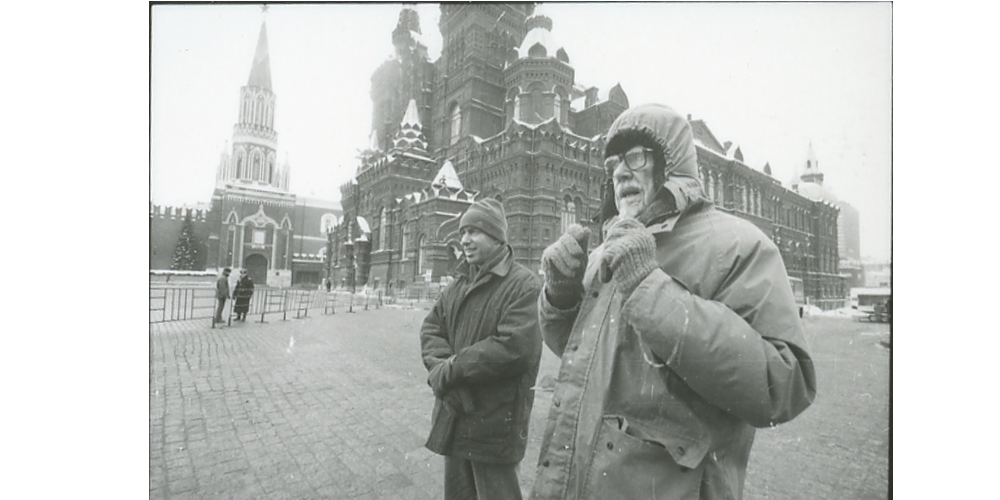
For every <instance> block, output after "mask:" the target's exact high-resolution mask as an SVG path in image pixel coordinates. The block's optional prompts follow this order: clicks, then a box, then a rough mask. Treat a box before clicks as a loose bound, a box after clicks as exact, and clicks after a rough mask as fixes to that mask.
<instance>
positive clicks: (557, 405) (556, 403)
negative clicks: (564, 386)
mask: <svg viewBox="0 0 1000 500" xmlns="http://www.w3.org/2000/svg"><path fill="white" fill-rule="evenodd" d="M552 404H553V405H555V407H556V408H559V404H560V401H559V400H558V399H557V400H555V401H553V402H552Z"/></svg>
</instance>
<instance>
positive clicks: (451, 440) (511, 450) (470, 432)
mask: <svg viewBox="0 0 1000 500" xmlns="http://www.w3.org/2000/svg"><path fill="white" fill-rule="evenodd" d="M483 267H484V270H483V271H481V272H479V273H478V276H474V275H472V274H471V273H472V272H474V271H475V269H470V266H469V265H468V263H463V264H460V265H459V268H458V270H457V274H458V279H457V280H456V281H455V282H453V283H452V284H451V285H450V286H449V287H448V288H446V289H445V291H444V292H443V293H442V294H441V297H440V298H438V300H437V302H436V303H435V305H434V308H433V309H432V310H431V312H430V313H429V314H428V315H427V317H426V318H425V319H424V322H423V325H422V327H421V330H420V343H421V351H422V356H423V361H424V365H425V366H426V367H427V369H428V370H430V369H432V368H433V367H434V366H435V365H436V364H438V363H442V362H444V361H445V360H447V359H448V358H450V357H452V356H453V355H454V356H455V358H454V360H453V361H452V370H451V378H452V379H453V380H454V383H453V386H454V387H453V388H452V389H450V390H449V394H451V393H454V394H453V395H454V396H455V397H451V396H449V395H446V396H445V399H444V400H443V399H436V400H435V404H434V412H433V415H432V430H431V435H430V437H429V438H428V441H427V444H426V446H427V448H428V449H430V450H431V451H434V452H435V453H439V454H441V455H447V456H452V457H457V458H462V459H465V460H470V461H476V462H486V463H516V462H519V461H520V460H521V459H522V458H524V452H525V448H526V445H527V438H528V420H529V417H530V415H531V407H532V403H533V402H534V391H533V390H532V387H533V386H534V383H535V377H536V376H537V375H538V364H539V361H540V360H541V354H542V340H541V335H540V334H539V331H538V309H537V304H538V293H539V291H540V289H541V283H540V281H539V279H538V277H537V276H535V274H534V273H532V272H531V271H529V270H528V269H527V268H525V267H524V266H522V265H520V264H517V263H515V262H514V260H513V257H512V251H511V249H510V247H509V246H504V247H503V248H502V249H501V250H500V253H499V255H498V256H497V257H496V258H494V259H493V260H492V261H491V262H488V263H486V264H484V266H483ZM445 400H449V401H454V402H455V403H454V404H448V403H446V402H445ZM458 402H463V403H464V404H459V403H458Z"/></svg>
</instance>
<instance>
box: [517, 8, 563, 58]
mask: <svg viewBox="0 0 1000 500" xmlns="http://www.w3.org/2000/svg"><path fill="white" fill-rule="evenodd" d="M525 25H526V27H527V28H528V34H526V35H524V41H523V42H521V46H520V47H518V49H517V57H518V58H521V59H524V58H529V57H530V58H546V57H554V58H556V59H558V60H560V61H562V62H564V63H566V64H569V56H568V55H567V54H566V49H565V48H563V46H562V44H561V43H559V42H558V41H556V39H555V38H554V37H553V36H552V18H550V17H548V16H546V15H545V14H544V13H540V12H539V11H538V9H536V10H535V14H534V15H532V16H531V17H529V18H528V20H527V21H525Z"/></svg>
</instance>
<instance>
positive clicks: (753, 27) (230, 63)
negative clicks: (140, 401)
mask: <svg viewBox="0 0 1000 500" xmlns="http://www.w3.org/2000/svg"><path fill="white" fill-rule="evenodd" d="M400 8H401V4H364V5H361V4H350V5H337V4H327V5H280V4H279V5H272V6H271V7H270V8H269V10H268V12H267V13H266V14H262V13H261V9H260V7H259V6H254V5H216V6H209V5H160V6H155V7H154V8H153V9H152V29H151V35H152V46H151V64H152V71H151V98H152V102H151V116H150V119H151V161H150V187H151V192H150V198H151V199H152V201H153V202H155V203H157V204H170V205H174V204H177V205H179V204H188V205H193V204H196V203H207V202H208V201H209V200H210V197H211V193H212V189H213V187H214V179H215V172H216V167H217V165H218V162H219V158H220V155H221V153H222V152H223V150H224V149H226V147H227V146H226V145H227V141H231V139H232V128H233V125H234V124H235V122H236V118H237V110H238V106H239V92H240V87H241V86H243V85H245V84H246V82H247V78H248V77H249V74H250V64H251V61H252V59H253V52H254V49H255V47H256V42H257V36H258V33H259V31H260V25H261V22H262V21H264V20H266V22H267V30H268V42H269V45H270V52H271V77H272V84H273V87H274V92H275V94H276V96H277V104H276V119H275V129H276V130H277V133H278V158H279V161H280V162H284V160H285V158H286V157H287V158H288V161H289V163H290V164H291V190H292V191H293V192H295V193H297V194H301V195H305V196H315V197H324V198H331V199H339V196H340V194H339V186H340V185H341V184H342V183H344V182H345V181H347V180H348V179H349V178H350V176H351V175H352V174H353V173H354V171H355V168H356V166H357V163H356V160H355V155H356V152H357V150H358V149H361V148H364V147H365V145H366V144H367V142H368V136H369V133H370V126H371V124H370V120H371V98H370V96H369V91H370V84H371V75H372V72H373V71H374V70H375V69H376V68H377V67H378V66H379V65H380V64H381V63H382V62H383V61H384V60H385V59H386V58H388V57H389V56H390V55H392V53H393V47H392V43H391V32H392V29H393V28H394V27H395V26H396V22H397V20H398V16H399V11H400ZM541 9H544V10H545V11H546V13H547V14H548V15H550V17H552V19H553V30H552V35H553V37H554V38H555V39H556V40H557V41H558V42H560V43H561V44H562V45H563V46H564V48H565V50H566V52H567V53H568V54H569V57H570V63H571V64H572V65H573V67H574V68H575V70H576V82H577V84H579V85H583V86H596V87H599V88H600V89H601V92H602V94H604V95H606V93H607V91H608V89H610V88H611V87H612V86H614V85H615V84H618V83H620V84H621V85H622V88H623V89H624V90H625V92H626V94H627V95H628V97H629V101H630V103H631V104H633V105H635V104H640V103H644V102H654V101H655V102H662V103H665V104H668V105H670V106H671V107H673V108H674V109H676V110H678V111H680V112H681V113H684V114H691V115H692V117H693V118H695V119H702V120H704V121H705V122H706V123H707V125H708V126H709V127H710V128H711V130H712V131H713V132H714V133H715V135H716V137H717V138H718V139H719V140H720V141H723V142H724V141H732V142H735V143H737V144H739V145H740V146H741V148H742V151H743V154H744V158H745V161H746V163H747V164H748V165H749V166H750V167H752V168H754V169H758V170H760V169H762V168H763V165H764V163H765V162H768V163H770V164H771V167H772V170H773V173H774V176H775V177H776V178H777V179H778V180H779V181H781V182H782V184H784V185H786V186H787V184H788V181H789V180H790V178H791V177H792V175H793V174H794V172H795V171H796V169H798V168H801V166H802V165H803V164H804V162H805V159H806V154H807V151H808V147H809V144H810V142H811V143H812V145H813V148H814V150H815V152H816V155H817V158H818V159H819V165H820V168H821V170H822V171H824V172H825V174H826V181H825V185H826V186H827V187H829V188H830V189H831V190H832V191H833V192H834V193H835V194H836V195H837V196H838V197H840V198H841V199H843V200H846V201H848V202H849V203H851V204H852V205H854V206H855V207H856V208H857V209H858V210H859V211H860V213H861V246H862V248H861V251H862V254H863V255H867V256H871V257H875V258H879V259H888V258H889V255H890V229H891V205H890V201H891V172H892V170H891V169H892V164H891V159H892V158H891V134H892V123H891V111H892V110H891V91H892V87H891V76H892V75H891V63H892V61H891V35H892V30H891V28H892V19H891V13H892V12H891V6H890V4H888V3H823V4H798V3H780V4H748V3H725V4H717V3H695V4H673V3H671V4H665V3H657V4H625V5H623V4H605V3H588V4H578V3H569V4H545V5H543V6H542V7H541ZM417 10H418V12H419V13H420V21H421V28H422V31H423V37H424V40H425V42H426V43H427V45H428V47H429V52H430V56H431V59H432V60H435V59H436V58H437V57H438V56H439V55H440V51H441V37H440V32H439V31H438V27H437V22H438V17H439V7H438V6H437V5H435V4H419V5H418V6H417Z"/></svg>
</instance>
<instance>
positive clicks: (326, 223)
mask: <svg viewBox="0 0 1000 500" xmlns="http://www.w3.org/2000/svg"><path fill="white" fill-rule="evenodd" d="M336 225H337V216H336V215H334V214H323V217H322V218H321V219H320V222H319V232H320V234H322V235H326V233H327V231H333V228H334V226H336Z"/></svg>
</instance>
